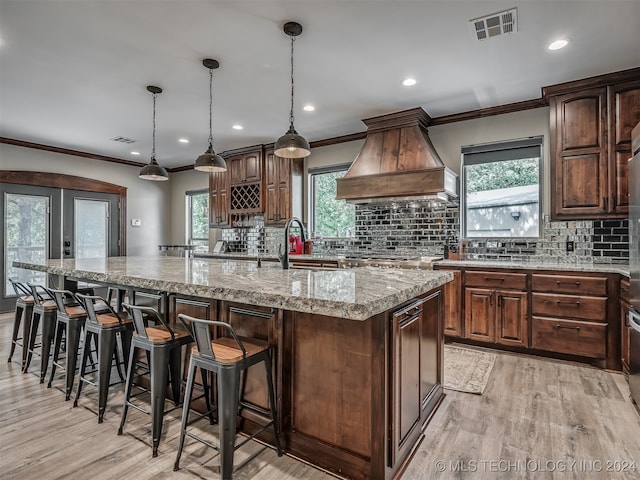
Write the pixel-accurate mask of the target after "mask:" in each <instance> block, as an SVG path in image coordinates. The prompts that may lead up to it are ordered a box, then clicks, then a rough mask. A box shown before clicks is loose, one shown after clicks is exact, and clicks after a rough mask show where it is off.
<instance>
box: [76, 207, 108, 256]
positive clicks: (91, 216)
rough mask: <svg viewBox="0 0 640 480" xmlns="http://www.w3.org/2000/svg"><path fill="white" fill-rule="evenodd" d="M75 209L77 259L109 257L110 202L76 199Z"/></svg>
mask: <svg viewBox="0 0 640 480" xmlns="http://www.w3.org/2000/svg"><path fill="white" fill-rule="evenodd" d="M74 207H75V208H74V212H75V213H74V219H75V233H74V235H75V242H74V243H75V258H101V257H106V256H108V249H107V247H108V239H109V232H108V212H109V202H103V201H99V200H83V199H80V198H76V199H75V202H74Z"/></svg>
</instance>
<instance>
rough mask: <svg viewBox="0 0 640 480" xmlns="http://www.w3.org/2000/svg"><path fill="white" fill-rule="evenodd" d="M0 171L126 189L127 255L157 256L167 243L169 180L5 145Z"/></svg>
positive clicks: (131, 169) (98, 162) (1, 149)
mask: <svg viewBox="0 0 640 480" xmlns="http://www.w3.org/2000/svg"><path fill="white" fill-rule="evenodd" d="M0 169H2V170H23V171H37V172H51V173H61V174H66V175H75V176H77V177H85V178H92V179H95V180H101V181H103V182H109V183H113V184H116V185H120V186H123V187H126V188H127V206H126V207H127V255H143V256H152V255H157V254H158V245H159V244H164V243H168V239H169V237H170V235H169V233H170V231H171V209H170V203H171V202H170V200H171V180H169V181H168V182H150V181H148V180H141V179H140V178H138V171H139V168H138V167H132V166H128V165H121V164H118V163H112V162H105V161H101V160H92V159H88V158H82V157H76V156H72V155H65V154H60V153H53V152H47V151H44V150H36V149H32V148H25V147H18V146H15V145H8V144H4V143H0ZM183 217H184V214H183ZM132 218H138V219H140V221H141V226H140V227H132V226H131V219H132ZM183 221H184V219H183Z"/></svg>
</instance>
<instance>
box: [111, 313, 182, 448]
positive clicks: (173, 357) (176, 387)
mask: <svg viewBox="0 0 640 480" xmlns="http://www.w3.org/2000/svg"><path fill="white" fill-rule="evenodd" d="M122 306H123V307H124V308H125V310H126V311H128V312H129V314H130V316H131V318H132V319H133V326H134V330H135V333H134V335H133V338H132V340H131V349H130V351H129V362H128V366H127V380H126V384H125V391H124V403H123V407H122V417H121V420H120V427H119V428H118V435H122V432H123V429H124V424H125V422H126V419H127V412H128V409H129V407H132V408H135V409H136V410H139V411H141V412H143V413H146V414H148V415H150V416H151V439H152V445H151V446H152V455H153V457H157V456H158V446H159V444H160V437H161V436H162V422H163V417H164V413H165V409H164V404H165V396H166V387H167V382H168V381H169V380H170V381H171V389H172V395H173V403H174V405H175V408H177V407H178V406H179V405H180V387H181V385H182V381H181V379H182V373H181V365H182V362H181V351H182V346H183V345H187V344H189V343H192V342H193V340H192V338H191V335H190V334H189V332H188V331H186V330H183V329H182V327H180V328H172V327H171V326H170V325H169V324H168V323H167V322H166V321H165V319H164V317H163V316H162V315H161V314H160V313H159V312H158V311H157V310H156V309H154V308H152V307H145V306H139V305H130V304H128V303H123V304H122ZM149 319H151V320H153V321H154V322H155V323H156V325H155V326H153V327H149V326H148V322H149ZM140 349H142V350H145V351H146V352H147V355H148V359H149V365H148V367H149V374H150V377H151V389H150V393H151V411H150V412H149V411H147V410H145V409H143V408H142V407H140V406H138V405H136V404H134V403H132V402H131V398H132V396H134V395H132V394H131V390H132V386H133V377H134V375H135V369H136V364H137V361H136V353H137V351H138V350H140Z"/></svg>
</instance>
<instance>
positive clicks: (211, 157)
mask: <svg viewBox="0 0 640 480" xmlns="http://www.w3.org/2000/svg"><path fill="white" fill-rule="evenodd" d="M202 64H203V65H204V66H205V67H207V68H208V69H209V148H207V151H206V152H204V153H203V154H202V155H200V156H199V157H198V158H197V160H196V163H195V165H194V166H193V168H194V169H196V170H198V171H200V172H225V171H226V170H227V162H225V160H224V158H222V157H221V156H220V155H218V154H216V152H214V151H213V128H212V126H211V105H212V104H213V94H212V92H211V90H212V85H213V70H214V69H216V68H218V67H219V66H220V63H218V61H217V60H212V59H211V58H205V59H204V60H203V61H202Z"/></svg>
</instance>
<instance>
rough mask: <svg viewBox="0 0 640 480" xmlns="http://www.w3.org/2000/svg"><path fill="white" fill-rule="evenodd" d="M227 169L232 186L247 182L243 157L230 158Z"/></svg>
mask: <svg viewBox="0 0 640 480" xmlns="http://www.w3.org/2000/svg"><path fill="white" fill-rule="evenodd" d="M227 169H228V171H229V182H230V183H231V185H237V184H239V183H244V182H245V172H244V160H243V158H242V155H236V156H234V157H230V158H228V159H227Z"/></svg>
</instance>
